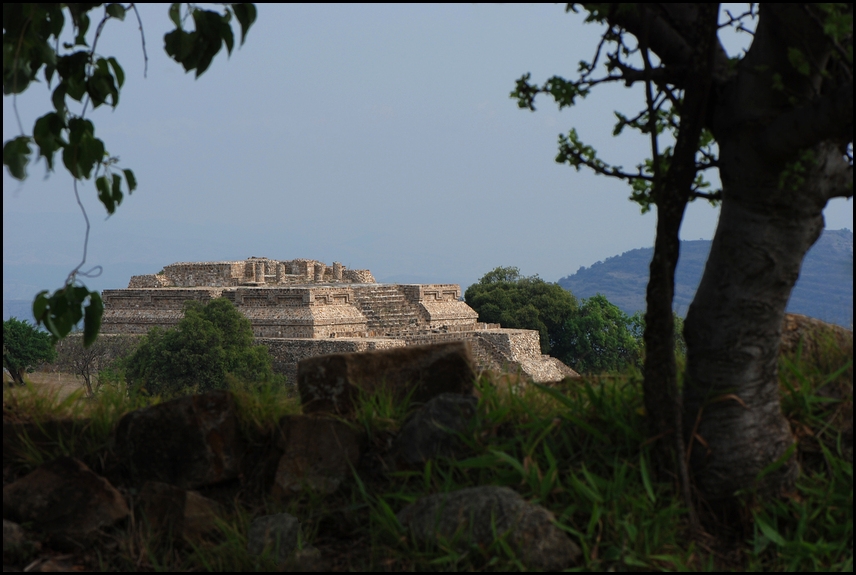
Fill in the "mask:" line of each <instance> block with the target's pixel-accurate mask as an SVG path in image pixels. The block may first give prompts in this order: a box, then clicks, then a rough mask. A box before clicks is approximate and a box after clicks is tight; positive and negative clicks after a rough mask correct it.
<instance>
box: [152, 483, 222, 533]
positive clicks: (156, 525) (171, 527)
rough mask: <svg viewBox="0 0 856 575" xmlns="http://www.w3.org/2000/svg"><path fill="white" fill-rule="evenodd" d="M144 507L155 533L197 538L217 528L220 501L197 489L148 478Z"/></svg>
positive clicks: (220, 512)
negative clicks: (184, 487)
mask: <svg viewBox="0 0 856 575" xmlns="http://www.w3.org/2000/svg"><path fill="white" fill-rule="evenodd" d="M138 504H139V508H140V511H142V514H143V517H144V518H145V520H146V521H148V524H149V527H150V528H151V530H152V532H153V533H158V534H161V535H166V534H170V535H172V537H173V539H176V540H180V539H186V540H189V541H194V542H197V541H199V540H200V539H201V538H202V537H203V536H204V535H206V534H208V533H211V532H213V531H214V530H215V529H216V524H215V521H214V520H215V518H216V517H217V516H218V515H221V514H222V513H223V510H222V508H221V507H220V505H219V504H218V503H217V502H215V501H212V500H210V499H208V498H207V497H203V496H202V495H200V494H199V493H198V492H196V491H186V490H184V489H181V488H179V487H175V486H174V485H169V484H167V483H161V482H159V481H147V482H146V483H145V484H144V485H143V488H142V490H141V491H140V496H139V500H138Z"/></svg>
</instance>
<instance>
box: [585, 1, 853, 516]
mask: <svg viewBox="0 0 856 575" xmlns="http://www.w3.org/2000/svg"><path fill="white" fill-rule="evenodd" d="M598 6H602V5H598ZM643 6H644V8H643V9H642V10H632V9H627V8H626V7H623V6H621V5H609V8H608V9H606V10H604V9H603V8H594V9H597V10H600V11H602V13H603V14H604V15H605V16H606V20H607V21H608V22H609V23H610V24H611V25H613V26H619V27H621V28H622V29H624V30H626V31H628V32H630V33H632V34H633V35H634V36H636V37H637V38H642V37H643V34H645V31H646V27H650V29H651V32H650V34H649V37H650V48H651V50H652V51H653V52H654V53H655V54H657V56H658V57H659V58H660V61H661V65H660V66H659V67H658V68H657V69H656V70H654V72H655V73H656V78H658V79H659V80H660V81H663V82H666V83H671V84H673V85H675V86H677V87H679V88H684V89H686V88H687V87H688V84H687V79H688V78H692V74H688V70H690V71H691V69H692V67H693V65H694V64H693V52H694V50H693V47H694V46H695V45H696V44H695V42H697V41H698V38H694V33H695V32H694V31H695V29H696V28H695V26H697V23H698V22H700V21H701V20H700V17H701V16H700V15H701V13H702V11H703V10H704V8H703V7H704V5H703V4H676V5H658V4H647V5H643ZM842 6H845V5H842ZM847 10H848V11H849V13H850V30H849V35H845V36H843V37H839V38H837V39H836V38H832V37H831V36H829V35H828V34H827V33H825V32H824V27H823V26H824V18H825V17H826V16H827V15H826V14H825V13H824V12H823V11H822V10H821V9H820V8H817V5H810V4H761V7H760V13H759V16H758V25H757V28H756V31H755V35H754V39H753V42H752V46H751V48H750V49H749V51H748V52H747V54H746V56H745V57H744V58H742V59H741V60H740V61H739V63H738V65H737V67H736V68H734V67H731V66H729V62H728V59H727V56H726V54H725V52H724V50H723V49H722V48H721V46H719V45H717V46H716V48H715V53H714V54H712V57H713V59H714V63H713V68H712V70H711V80H712V81H713V84H714V88H713V89H714V96H713V97H712V98H711V99H710V100H709V102H708V104H707V107H706V109H705V111H704V113H703V114H700V115H699V116H690V115H686V114H682V115H681V129H682V130H683V128H684V123H685V122H687V121H696V120H698V119H700V118H701V119H703V122H704V127H706V128H707V129H709V130H710V131H711V132H712V133H713V135H714V137H715V138H716V141H717V144H718V145H719V150H720V157H719V171H720V178H721V180H722V185H723V189H722V211H721V214H720V220H719V225H718V227H717V231H716V234H715V237H714V240H713V244H712V248H711V253H710V256H709V259H708V262H707V265H706V267H705V273H704V276H703V278H702V281H701V285H700V286H699V289H698V292H697V293H696V297H695V299H694V301H693V303H692V305H691V306H690V309H689V313H688V316H687V320H686V323H685V329H684V334H685V338H686V342H687V348H688V364H687V380H686V383H685V387H684V398H683V404H684V405H683V409H684V432H685V433H687V434H688V437H687V439H688V441H689V442H690V445H691V448H690V449H691V454H692V457H691V467H692V470H693V475H694V477H695V480H696V483H697V485H698V487H699V488H700V490H701V492H702V494H703V495H704V496H705V497H707V498H708V499H721V498H729V497H731V496H733V494H734V492H735V491H736V490H738V489H746V488H751V487H753V486H755V485H754V481H755V478H756V477H757V475H758V473H759V472H760V471H761V470H763V469H764V468H765V467H766V466H768V465H770V464H771V463H773V462H775V461H776V460H778V459H780V458H782V457H783V456H784V455H785V454H786V451H787V449H788V448H789V447H790V446H791V445H792V443H793V438H792V436H791V433H790V429H789V426H788V423H787V421H786V420H785V418H784V416H783V415H782V412H781V408H780V404H779V393H778V376H777V357H778V348H779V341H780V338H781V332H780V330H781V325H782V320H783V317H784V311H785V306H786V304H787V301H788V298H789V296H790V293H791V290H792V289H793V286H794V284H795V283H796V280H797V277H798V275H799V270H800V265H801V263H802V260H803V257H804V256H805V253H806V251H807V250H808V249H809V247H811V245H812V244H813V243H814V242H815V241H816V240H817V238H818V237H819V235H820V232H821V230H822V229H823V216H822V210H823V208H824V206H825V205H826V203H827V201H828V200H829V199H831V198H833V197H852V195H853V172H852V165H851V162H852V159H845V151H846V149H847V145H848V144H852V141H853V135H852V132H853V104H852V102H853V79H852V61H851V60H850V58H852V56H848V51H847V48H848V47H850V46H852V5H849V8H847ZM694 23H695V24H694ZM795 50H796V51H798V53H796V54H795V52H794V51H795ZM833 54H837V55H838V56H840V58H838V59H834V58H832V55H833ZM801 55H802V58H803V61H802V62H801V61H800V56H801ZM801 67H802V68H803V69H802V70H800V68H801ZM631 73H633V74H635V78H632V77H630V76H628V75H625V78H627V79H628V81H632V80H635V81H638V80H639V78H638V76H639V71H631ZM675 167H676V166H675V165H674V163H673V167H672V169H674V168H675ZM658 208H659V206H658ZM675 208H677V206H675ZM661 211H662V213H661V214H660V215H661V217H663V222H662V226H661V224H660V222H658V232H657V245H658V246H660V247H661V251H660V253H661V254H662V255H661V257H660V259H658V257H657V256H656V255H655V258H654V261H652V264H651V278H650V281H651V282H652V283H650V284H649V286H648V294H649V298H650V299H649V314H651V320H650V321H651V322H652V323H653V322H654V321H659V322H660V323H662V315H663V310H662V309H660V310H659V311H656V312H655V313H652V310H653V309H654V308H653V307H652V306H654V305H656V306H657V308H664V306H665V303H666V301H667V299H668V296H669V295H671V291H670V289H669V288H670V285H672V284H670V283H669V281H668V278H669V277H673V275H671V276H670V274H669V271H670V269H671V268H670V262H671V261H672V258H675V259H676V257H677V247H676V246H675V245H674V242H673V241H672V240H673V231H674V230H673V228H674V227H675V225H676V224H675V222H677V225H679V217H678V215H677V212H675V213H674V214H672V215H668V214H667V213H666V211H665V210H661ZM667 215H668V220H667V218H666V217H664V216H667ZM670 222H671V223H670ZM661 231H662V232H663V233H664V234H665V237H663V238H662V239H661V237H660V233H661ZM672 273H673V270H672ZM669 303H670V300H669ZM658 318H659V320H658ZM652 327H653V326H652ZM670 329H671V328H670V326H667V325H660V324H659V323H658V326H657V331H658V332H659V336H658V337H657V338H654V339H651V341H650V343H649V342H648V339H647V338H648V335H646V347H647V346H650V348H649V349H647V350H646V351H647V353H650V354H656V355H657V356H663V357H665V355H664V354H665V353H666V352H665V346H666V344H667V337H666V335H667V334H668V333H670V332H669V331H668V330H670ZM660 361H661V362H662V361H663V360H662V359H661V360H660ZM647 363H648V362H646V364H647ZM670 370H671V366H670V365H668V364H659V365H651V366H650V367H649V366H647V365H646V379H648V377H649V376H650V377H651V378H652V379H651V387H652V389H653V388H654V387H655V386H654V381H655V379H654V378H659V379H660V380H664V379H665V380H666V381H668V377H669V374H670V373H671V371H670ZM648 393H649V390H648V386H647V384H646V404H648V403H649V402H650V403H652V405H654V404H656V403H657V402H659V401H663V400H668V399H669V396H668V395H665V394H667V393H668V390H667V389H666V390H664V389H660V390H659V391H655V392H654V395H652V396H651V398H649V397H647V396H648ZM657 393H659V396H658V395H657ZM664 398H665V399H664ZM661 411H662V410H661ZM662 424H663V425H666V423H665V422H662ZM797 471H798V470H797V468H796V464H795V463H794V462H793V461H788V462H787V463H785V464H784V465H783V466H782V467H780V468H779V469H778V471H777V472H775V473H771V474H769V475H767V476H765V478H764V484H763V485H761V486H758V487H761V488H762V489H764V490H767V491H780V490H782V489H788V488H790V487H791V486H792V485H793V481H794V479H795V477H796V474H797Z"/></svg>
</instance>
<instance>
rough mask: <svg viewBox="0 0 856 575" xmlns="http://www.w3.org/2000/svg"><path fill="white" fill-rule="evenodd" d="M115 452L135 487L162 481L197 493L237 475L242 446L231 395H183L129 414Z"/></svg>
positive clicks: (121, 426)
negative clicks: (147, 482)
mask: <svg viewBox="0 0 856 575" xmlns="http://www.w3.org/2000/svg"><path fill="white" fill-rule="evenodd" d="M115 438H116V453H117V454H118V456H119V457H120V459H121V461H122V463H123V464H124V466H125V467H126V468H127V470H128V471H129V472H130V474H131V477H132V482H133V483H139V484H142V483H143V482H145V481H148V480H151V481H161V482H163V483H169V484H170V485H175V486H178V487H181V488H182V489H194V488H196V487H201V486H204V485H210V484H213V483H217V482H220V481H224V480H227V479H233V478H235V477H237V475H238V468H239V463H240V458H241V454H242V453H243V444H242V441H241V438H240V435H239V433H238V420H237V416H236V410H235V401H234V399H233V397H232V394H231V393H229V392H227V391H212V392H209V393H203V394H199V395H190V396H186V397H179V398H177V399H173V400H171V401H167V402H164V403H161V404H159V405H155V406H152V407H148V408H145V409H140V410H137V411H133V412H131V413H128V414H126V415H125V416H124V417H122V419H121V420H119V424H118V426H117V427H116V433H115Z"/></svg>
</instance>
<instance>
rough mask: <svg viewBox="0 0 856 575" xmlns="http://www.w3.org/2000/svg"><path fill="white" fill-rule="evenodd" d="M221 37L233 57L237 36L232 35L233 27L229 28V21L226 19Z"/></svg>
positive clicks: (221, 27) (221, 30)
mask: <svg viewBox="0 0 856 575" xmlns="http://www.w3.org/2000/svg"><path fill="white" fill-rule="evenodd" d="M220 36H221V37H222V38H223V42H225V43H226V51H227V52H228V53H229V55H230V56H231V55H232V48H233V47H234V46H235V35H234V34H233V33H232V27H231V26H229V21H228V19H227V18H225V17H224V18H223V20H222V24H221V25H220Z"/></svg>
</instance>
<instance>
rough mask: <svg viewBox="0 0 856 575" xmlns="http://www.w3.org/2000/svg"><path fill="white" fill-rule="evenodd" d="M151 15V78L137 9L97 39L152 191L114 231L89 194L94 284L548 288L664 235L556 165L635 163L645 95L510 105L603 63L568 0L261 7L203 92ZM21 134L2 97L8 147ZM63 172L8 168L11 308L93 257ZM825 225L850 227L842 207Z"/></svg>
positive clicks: (709, 221)
mask: <svg viewBox="0 0 856 575" xmlns="http://www.w3.org/2000/svg"><path fill="white" fill-rule="evenodd" d="M139 9H140V11H141V14H142V18H143V25H144V29H145V34H146V46H147V49H148V57H149V61H148V77H147V78H144V77H143V56H142V51H141V47H140V38H139V32H138V30H137V24H136V21H135V19H134V18H133V16H129V18H128V19H127V20H126V21H125V22H117V21H111V22H109V23H108V25H107V26H106V28H105V31H104V34H103V36H102V38H101V40H100V41H99V45H98V52H99V53H100V54H101V55H104V56H110V55H114V56H116V57H117V58H118V59H119V61H120V62H121V64H122V65H123V67H124V69H125V73H126V83H125V86H124V88H123V90H122V92H121V100H120V104H119V106H118V108H117V109H116V110H115V111H113V110H112V109H110V108H109V107H107V106H103V107H102V108H99V109H98V110H96V111H94V112H92V111H91V110H90V112H89V113H88V114H87V117H89V118H91V119H92V120H94V122H95V125H96V135H97V136H99V137H101V138H102V139H103V140H104V141H105V143H106V145H107V149H108V151H109V152H110V153H111V154H114V155H118V156H120V157H121V166H122V167H129V168H132V169H133V170H134V172H135V173H136V176H137V179H138V181H139V189H138V190H137V191H136V192H135V193H134V194H133V195H132V196H131V197H130V198H127V199H126V200H125V202H124V203H123V204H122V205H121V206H120V207H119V209H118V210H117V213H116V214H115V215H114V216H112V217H111V218H109V219H107V218H106V217H105V216H106V213H105V210H104V208H103V207H102V206H101V205H100V204H99V203H98V201H97V198H96V193H95V190H94V186H93V185H92V184H91V183H87V184H86V185H84V186H83V187H82V188H81V194H82V197H83V201H84V203H85V205H86V208H87V210H88V213H89V216H90V220H91V222H92V232H91V237H90V243H89V257H88V265H87V266H86V267H89V266H93V265H101V266H103V268H104V273H103V275H102V276H101V277H100V278H97V279H90V280H85V281H86V283H87V285H88V286H89V287H90V288H98V289H104V288H117V287H125V286H126V285H127V282H128V279H129V278H130V276H131V275H132V274H142V273H154V272H157V271H158V270H160V269H161V268H162V267H163V266H164V265H167V264H170V263H173V262H178V261H209V260H233V259H244V258H247V257H249V256H264V257H270V258H276V259H294V258H313V259H318V260H321V261H324V262H326V263H328V264H330V263H332V262H333V261H334V260H335V261H341V262H342V263H344V264H345V265H346V266H348V267H351V268H368V269H370V270H372V272H373V273H374V275H375V277H376V278H377V279H378V280H380V281H384V280H386V281H401V282H452V283H460V284H462V287H466V286H467V285H468V284H470V283H472V282H474V281H476V280H477V279H478V278H479V277H481V276H482V275H483V274H484V273H485V272H487V271H489V270H491V269H493V268H494V267H496V266H500V265H504V266H518V267H519V268H520V269H521V271H522V272H523V273H524V274H526V275H530V274H539V275H540V276H541V277H543V278H544V279H547V280H550V281H555V280H557V279H559V278H560V277H562V276H565V275H569V274H571V273H574V272H575V271H576V270H577V269H578V268H579V267H580V266H583V265H585V266H589V265H591V264H592V263H594V262H596V261H598V260H602V259H604V258H606V257H609V256H612V255H616V254H619V253H622V252H624V251H627V250H630V249H634V248H638V247H646V246H650V245H652V244H653V239H654V226H655V216H654V214H653V213H650V214H647V215H645V216H642V215H640V213H639V208H638V206H637V205H636V204H633V203H631V202H630V201H629V200H628V199H627V198H628V196H629V189H628V187H627V185H626V184H623V183H621V182H619V181H614V180H610V179H607V178H604V177H598V176H594V175H592V174H591V173H589V172H586V171H581V172H576V171H574V170H573V169H572V168H570V167H568V166H566V165H559V164H556V163H555V161H554V158H555V155H556V142H557V136H558V134H559V133H560V132H562V133H566V132H567V131H568V130H569V129H570V128H576V129H577V131H578V132H579V134H580V136H581V138H582V139H583V140H584V141H585V142H587V143H589V144H591V145H593V146H594V147H595V148H596V149H598V150H599V152H600V153H601V154H602V156H603V157H604V159H606V160H607V161H610V162H614V163H617V164H621V165H624V166H625V167H626V168H628V169H633V167H634V166H635V165H636V164H638V163H639V162H640V161H641V160H642V159H643V158H645V157H646V155H647V152H648V148H647V140H646V139H643V138H640V137H638V136H631V135H623V136H622V137H620V138H613V137H612V135H611V134H612V126H613V123H614V115H613V110H621V111H623V112H624V113H625V114H627V115H632V114H635V113H636V112H637V111H638V110H640V109H641V107H642V105H643V103H644V95H643V92H642V89H641V87H640V88H633V89H626V88H623V87H622V86H618V85H616V86H603V87H601V88H598V89H597V90H595V91H594V92H593V94H592V95H591V96H590V97H589V99H588V100H585V101H583V102H582V103H581V104H580V105H578V106H577V107H575V108H573V109H570V110H565V111H563V112H561V113H560V112H558V111H557V109H556V106H555V104H554V103H553V102H552V99H549V98H540V99H539V100H537V101H536V106H537V108H538V111H537V112H535V113H532V112H529V111H525V110H520V109H518V108H517V105H516V103H515V101H513V100H511V99H510V98H509V92H510V91H511V90H512V89H513V88H514V82H515V80H516V79H518V78H519V77H520V76H521V75H522V74H524V73H526V72H531V73H532V80H533V81H537V82H543V81H544V80H545V79H547V78H548V77H550V76H552V75H554V74H558V75H562V76H565V77H566V78H573V77H575V76H576V73H577V64H578V62H579V61H580V60H581V59H586V60H590V59H591V57H592V55H593V53H594V49H595V46H596V42H597V40H598V38H599V35H600V33H601V27H600V26H598V25H593V24H588V25H584V24H583V22H582V16H580V15H575V14H566V13H565V12H564V7H563V6H561V5H544V6H532V5H525V6H515V5H495V4H490V5H470V4H467V5H439V6H427V5H412V6H389V5H382V6H378V5H374V6H354V5H337V6H319V5H310V6H296V5H259V18H258V21H257V22H256V24H255V25H254V26H253V28H252V29H251V30H250V33H249V35H248V38H247V42H246V44H245V45H244V46H243V47H242V48H240V49H238V47H237V45H236V48H235V50H234V52H233V53H232V56H231V58H230V59H227V58H226V53H225V49H224V50H223V52H222V53H221V54H219V55H218V56H217V58H216V59H215V60H214V63H213V64H212V66H211V68H210V69H209V70H208V71H207V72H206V73H205V74H204V75H203V76H202V77H201V78H200V79H199V80H194V77H193V75H192V74H190V75H188V74H185V73H184V71H183V69H182V68H181V67H180V65H178V64H176V63H175V62H173V61H171V60H169V58H168V57H167V56H166V55H165V53H164V51H163V34H164V33H165V32H167V31H168V30H170V29H171V23H170V22H169V20H168V17H167V5H149V4H140V5H139ZM99 14H100V12H99ZM92 28H93V29H94V28H95V25H94V23H93V26H92ZM747 40H748V36H745V35H744V36H743V38H742V39H737V40H735V39H732V38H728V39H726V41H727V42H728V44H727V47H728V49H729V50H730V51H731V53H733V54H736V53H737V51H738V50H739V44H738V43H737V42H738V41H744V42H745V41H747ZM18 110H19V114H20V116H21V119H22V122H23V124H24V128H25V130H26V131H27V132H28V133H30V132H31V130H32V125H33V122H34V120H35V119H36V118H38V117H39V116H41V115H43V114H44V113H46V112H48V111H49V110H50V97H49V91H48V90H47V87H46V85H45V84H44V83H42V84H38V85H34V86H32V87H31V88H30V89H29V90H28V91H27V92H26V93H24V94H23V95H21V96H19V97H18ZM75 111H79V108H78V109H77V110H75ZM17 134H18V128H17V122H16V120H15V116H14V113H13V110H12V99H11V98H10V97H4V98H3V138H4V140H6V139H8V138H10V137H14V136H16V135H17ZM57 164H58V165H59V166H60V169H58V170H57V171H56V172H55V173H53V174H50V175H48V176H47V177H45V176H46V173H45V172H46V171H45V167H44V163H43V162H42V163H39V164H36V165H33V164H31V165H30V167H29V174H30V178H29V179H28V180H27V181H26V182H24V183H23V184H20V183H18V182H17V181H16V180H13V179H12V178H10V177H9V176H8V174H7V173H6V171H5V170H4V173H3V297H4V299H15V298H21V299H29V298H32V297H33V295H34V294H35V292H36V291H38V290H40V289H51V290H53V289H56V288H58V287H60V286H61V285H62V283H63V281H64V279H65V277H66V275H67V273H68V272H69V271H70V270H71V269H72V268H73V267H74V266H75V265H76V264H77V262H78V261H79V260H80V256H81V252H82V247H83V231H84V223H83V219H82V217H81V215H80V212H79V210H78V208H77V206H76V203H75V200H74V195H73V191H72V184H71V178H70V176H68V175H67V174H66V172H65V171H64V168H63V167H62V166H61V163H60V158H59V157H57ZM717 216H718V210H717V209H714V208H711V207H709V206H707V205H706V204H703V203H701V202H696V203H694V204H691V205H690V207H689V210H688V213H687V217H686V219H685V222H684V225H683V229H682V237H683V238H684V239H700V238H704V239H709V238H711V237H712V236H713V232H714V229H715V226H716V220H717ZM825 216H826V223H827V227H828V228H830V229H839V228H842V227H847V228H850V229H852V228H853V209H852V204H851V203H849V202H847V201H844V200H837V201H834V202H832V203H831V204H830V205H829V207H828V208H827V210H826V212H825Z"/></svg>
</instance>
